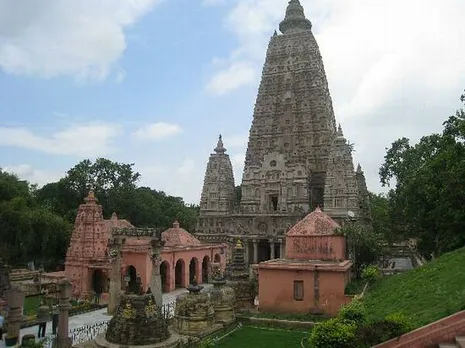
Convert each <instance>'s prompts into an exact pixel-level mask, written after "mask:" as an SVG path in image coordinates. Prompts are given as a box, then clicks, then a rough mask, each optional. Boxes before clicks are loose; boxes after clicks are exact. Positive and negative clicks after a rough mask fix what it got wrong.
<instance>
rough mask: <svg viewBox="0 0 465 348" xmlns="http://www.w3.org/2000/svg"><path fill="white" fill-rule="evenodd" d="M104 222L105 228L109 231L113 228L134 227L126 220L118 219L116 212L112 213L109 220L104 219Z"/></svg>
mask: <svg viewBox="0 0 465 348" xmlns="http://www.w3.org/2000/svg"><path fill="white" fill-rule="evenodd" d="M104 223H105V228H107V229H108V231H110V232H111V230H112V229H113V228H134V226H133V225H132V224H131V223H130V222H129V221H128V220H124V219H118V216H117V215H116V213H113V214H112V215H111V218H110V219H109V220H104Z"/></svg>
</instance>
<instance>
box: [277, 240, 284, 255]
mask: <svg viewBox="0 0 465 348" xmlns="http://www.w3.org/2000/svg"><path fill="white" fill-rule="evenodd" d="M278 242H279V257H280V258H281V259H284V258H285V257H286V245H285V244H284V240H283V239H279V240H278Z"/></svg>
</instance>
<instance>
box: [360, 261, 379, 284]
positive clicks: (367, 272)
mask: <svg viewBox="0 0 465 348" xmlns="http://www.w3.org/2000/svg"><path fill="white" fill-rule="evenodd" d="M379 276H380V272H379V269H378V267H376V266H375V265H369V266H367V267H365V268H364V269H363V270H362V279H363V280H364V281H366V282H369V283H372V282H373V281H375V280H376V279H377V278H379Z"/></svg>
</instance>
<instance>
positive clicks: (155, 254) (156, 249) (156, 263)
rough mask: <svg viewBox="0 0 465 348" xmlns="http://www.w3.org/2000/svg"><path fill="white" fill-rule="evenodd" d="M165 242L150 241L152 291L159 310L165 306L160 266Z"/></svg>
mask: <svg viewBox="0 0 465 348" xmlns="http://www.w3.org/2000/svg"><path fill="white" fill-rule="evenodd" d="M163 244H164V243H163V242H162V241H161V240H160V239H155V238H153V239H152V240H151V241H150V245H151V247H152V250H151V253H150V260H151V261H152V274H151V276H150V290H151V291H152V294H153V297H155V303H156V305H157V306H158V308H161V307H162V306H163V291H162V288H161V275H160V264H161V257H160V255H161V249H162V247H163Z"/></svg>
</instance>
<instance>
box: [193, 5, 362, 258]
mask: <svg viewBox="0 0 465 348" xmlns="http://www.w3.org/2000/svg"><path fill="white" fill-rule="evenodd" d="M311 29H312V24H311V22H310V21H309V20H308V19H306V18H305V15H304V9H303V7H302V6H301V4H300V2H299V1H298V0H291V1H290V2H289V5H288V7H287V9H286V15H285V18H284V20H283V21H282V22H281V23H280V24H279V30H280V31H281V33H282V34H281V35H278V33H277V32H276V31H275V33H274V35H273V36H272V37H271V39H270V42H269V45H268V50H267V53H266V59H265V65H264V67H263V72H262V79H261V82H260V87H259V90H258V96H257V100H256V103H255V109H254V116H253V121H252V126H251V128H250V134H249V142H248V147H247V152H246V158H245V165H244V172H243V177H242V185H241V186H242V187H241V189H242V197H241V200H240V204H239V206H238V207H236V208H235V209H230V210H229V211H228V212H225V210H224V209H222V208H220V207H217V208H215V209H214V210H212V209H213V208H212V207H213V206H208V203H207V198H205V197H207V192H206V190H207V185H206V184H205V185H204V189H203V192H202V201H201V211H200V217H199V224H198V226H197V235H198V237H199V238H200V239H204V240H208V241H215V242H224V241H230V242H233V241H235V240H237V238H241V239H242V240H243V241H244V242H245V246H246V247H245V254H246V259H247V260H248V262H249V263H257V262H260V261H264V260H268V259H273V258H276V257H283V256H284V234H285V232H286V231H287V230H288V229H289V228H290V227H291V226H293V225H294V224H295V223H296V222H297V221H299V220H300V219H301V218H303V217H304V216H305V215H306V214H307V213H309V212H311V211H313V210H314V209H315V208H316V207H317V206H320V207H321V208H323V209H324V210H325V212H326V211H327V213H328V215H330V216H331V217H333V218H334V219H335V220H336V221H338V222H343V220H344V219H347V214H348V211H349V210H350V211H352V212H353V213H354V214H355V215H357V214H359V203H358V185H357V179H356V175H355V172H354V165H353V160H352V154H351V151H352V149H351V147H350V146H349V144H348V143H347V140H346V139H345V138H344V136H343V134H342V128H339V130H336V119H335V116H334V111H333V105H332V100H331V96H330V93H329V87H328V81H327V78H326V73H325V70H324V66H323V60H322V57H321V54H320V50H319V47H318V44H317V42H316V40H315V37H314V36H313V33H312V30H311ZM212 156H215V155H212ZM211 162H212V158H211V159H210V162H209V164H208V168H207V175H208V176H209V177H217V178H221V173H220V172H219V170H218V171H217V172H215V170H214V168H212V167H211V164H210V163H211ZM207 175H206V178H205V180H206V181H207ZM218 180H221V179H218ZM223 181H224V182H226V181H227V182H228V183H230V178H229V176H225V177H223ZM209 194H210V195H211V194H212V193H209ZM206 207H211V208H212V209H210V208H209V209H208V210H205V209H206ZM223 207H224V206H223ZM230 207H231V205H230Z"/></svg>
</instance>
